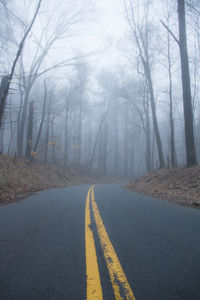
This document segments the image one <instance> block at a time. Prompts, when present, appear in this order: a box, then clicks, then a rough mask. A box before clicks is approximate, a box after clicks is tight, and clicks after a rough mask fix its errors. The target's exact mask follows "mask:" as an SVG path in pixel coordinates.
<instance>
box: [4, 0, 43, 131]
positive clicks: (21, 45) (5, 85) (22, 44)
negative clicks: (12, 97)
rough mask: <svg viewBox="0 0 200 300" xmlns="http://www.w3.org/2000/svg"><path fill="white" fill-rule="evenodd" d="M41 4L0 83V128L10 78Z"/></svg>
mask: <svg viewBox="0 0 200 300" xmlns="http://www.w3.org/2000/svg"><path fill="white" fill-rule="evenodd" d="M41 2H42V0H39V2H38V5H37V8H36V11H35V13H34V16H33V19H32V21H31V23H30V25H29V27H28V29H27V30H26V32H25V34H24V36H23V38H22V40H21V42H20V44H19V48H18V50H17V54H16V57H15V59H14V61H13V65H12V68H11V72H10V74H9V75H8V76H5V77H3V79H2V82H1V88H0V90H1V93H0V128H1V126H2V118H3V113H4V108H5V103H6V98H7V96H8V92H9V87H10V84H11V81H12V78H13V75H14V72H15V68H16V65H17V62H18V59H19V57H20V55H21V53H22V50H23V47H24V43H25V41H26V38H27V36H28V34H29V32H30V30H31V28H32V27H33V24H34V22H35V19H36V17H37V14H38V12H39V9H40V6H41Z"/></svg>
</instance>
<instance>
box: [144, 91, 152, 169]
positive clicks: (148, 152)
mask: <svg viewBox="0 0 200 300" xmlns="http://www.w3.org/2000/svg"><path fill="white" fill-rule="evenodd" d="M145 94H146V93H145ZM145 97H146V108H145V114H146V130H145V135H146V167H147V171H148V172H150V171H151V170H152V164H151V127H150V118H149V95H148V94H146V95H145Z"/></svg>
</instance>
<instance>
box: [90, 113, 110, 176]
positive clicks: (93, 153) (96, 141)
mask: <svg viewBox="0 0 200 300" xmlns="http://www.w3.org/2000/svg"><path fill="white" fill-rule="evenodd" d="M107 113H108V111H105V112H104V113H103V115H102V117H101V120H100V123H99V128H98V130H97V135H96V138H95V141H94V146H93V149H92V154H91V158H90V161H89V164H88V174H91V171H92V165H93V162H94V158H95V153H96V148H97V144H98V140H99V136H100V133H101V128H102V125H103V123H104V121H105V119H106V116H107Z"/></svg>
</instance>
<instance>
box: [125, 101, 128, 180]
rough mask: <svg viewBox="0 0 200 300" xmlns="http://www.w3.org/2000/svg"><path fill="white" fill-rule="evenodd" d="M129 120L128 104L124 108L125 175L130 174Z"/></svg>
mask: <svg viewBox="0 0 200 300" xmlns="http://www.w3.org/2000/svg"><path fill="white" fill-rule="evenodd" d="M128 122H129V112H128V108H127V105H125V108H124V177H125V178H126V177H127V176H128V158H129V151H128V140H129V139H128Z"/></svg>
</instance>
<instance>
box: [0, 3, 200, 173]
mask: <svg viewBox="0 0 200 300" xmlns="http://www.w3.org/2000/svg"><path fill="white" fill-rule="evenodd" d="M109 3H110V4H105V3H104V4H103V3H101V4H98V3H96V1H89V0H75V1H74V0H73V1H72V0H65V1H64V0H58V1H48V0H40V1H38V2H37V3H36V1H30V0H28V1H23V0H19V1H17V0H10V1H8V0H1V1H0V20H1V24H2V25H1V28H0V75H1V86H0V97H1V98H0V151H1V153H5V154H9V155H13V156H14V155H16V156H19V157H27V158H28V159H30V160H32V161H34V160H39V161H43V162H47V163H56V164H58V165H60V166H62V167H64V168H66V169H77V170H80V171H81V172H83V173H87V174H95V175H107V176H114V177H123V178H136V177H138V176H139V175H141V174H143V173H145V172H147V171H151V170H154V169H156V168H164V167H168V168H170V167H175V166H184V165H186V166H188V167H190V166H192V165H196V164H198V163H199V160H200V83H199V82H200V71H199V70H200V68H199V67H200V25H199V24H200V22H199V21H200V2H199V1H197V0H187V1H186V0H185V1H184V0H177V1H171V0H165V1H161V0H152V1H150V0H140V1H139V0H138V1H135V0H134V1H133V0H116V1H115V0H112V1H110V2H109Z"/></svg>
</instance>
